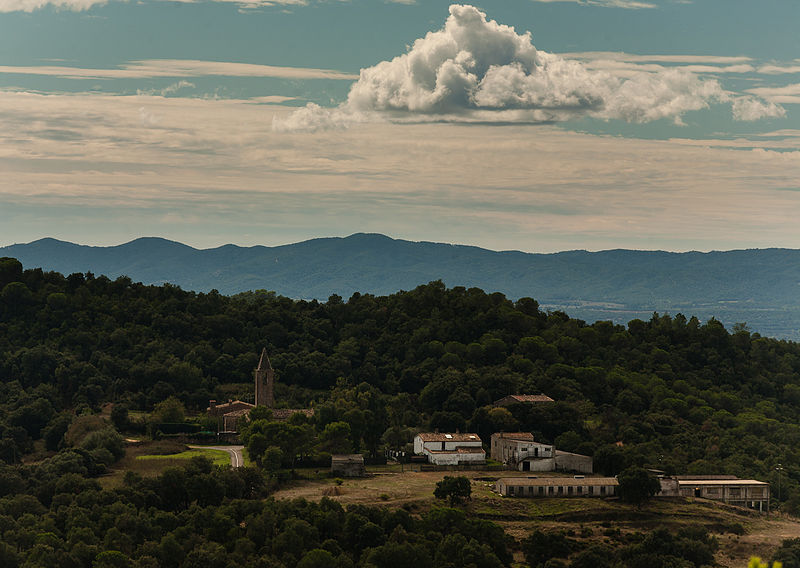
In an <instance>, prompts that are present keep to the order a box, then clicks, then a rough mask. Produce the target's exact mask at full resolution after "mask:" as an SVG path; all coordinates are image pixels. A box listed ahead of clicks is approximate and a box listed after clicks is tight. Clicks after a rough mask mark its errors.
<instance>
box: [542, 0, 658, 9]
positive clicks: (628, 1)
mask: <svg viewBox="0 0 800 568" xmlns="http://www.w3.org/2000/svg"><path fill="white" fill-rule="evenodd" d="M533 1H534V2H543V3H547V4H549V3H553V2H569V3H572V4H582V5H584V6H602V7H604V8H626V9H629V10H641V9H652V8H658V5H657V4H653V3H652V2H639V1H638V0H533Z"/></svg>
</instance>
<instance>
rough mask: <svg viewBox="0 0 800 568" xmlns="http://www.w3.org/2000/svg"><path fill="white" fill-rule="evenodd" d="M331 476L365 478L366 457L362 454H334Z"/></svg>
mask: <svg viewBox="0 0 800 568" xmlns="http://www.w3.org/2000/svg"><path fill="white" fill-rule="evenodd" d="M331 474H332V475H340V476H342V477H364V475H366V469H365V468H364V456H362V455H361V454H334V455H332V456H331Z"/></svg>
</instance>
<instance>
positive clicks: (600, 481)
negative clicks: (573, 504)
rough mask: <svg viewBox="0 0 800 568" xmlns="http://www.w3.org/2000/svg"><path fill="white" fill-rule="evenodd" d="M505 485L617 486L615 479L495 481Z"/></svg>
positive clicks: (533, 478) (535, 478)
mask: <svg viewBox="0 0 800 568" xmlns="http://www.w3.org/2000/svg"><path fill="white" fill-rule="evenodd" d="M497 482H498V483H503V484H505V485H514V486H517V487H520V486H525V487H528V486H532V487H540V486H541V487H551V486H552V487H558V486H561V487H570V486H572V487H578V486H582V487H587V486H589V485H593V486H598V485H605V486H609V485H619V482H618V481H617V478H616V477H581V478H578V479H575V478H574V477H503V478H501V479H498V480H497Z"/></svg>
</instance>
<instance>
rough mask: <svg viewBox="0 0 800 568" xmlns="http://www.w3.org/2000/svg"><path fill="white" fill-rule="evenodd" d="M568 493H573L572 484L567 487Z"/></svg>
mask: <svg viewBox="0 0 800 568" xmlns="http://www.w3.org/2000/svg"><path fill="white" fill-rule="evenodd" d="M567 495H572V486H571V485H570V486H569V487H567Z"/></svg>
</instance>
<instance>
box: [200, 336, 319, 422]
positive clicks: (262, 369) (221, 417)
mask: <svg viewBox="0 0 800 568" xmlns="http://www.w3.org/2000/svg"><path fill="white" fill-rule="evenodd" d="M253 376H254V381H255V404H251V403H249V402H244V401H241V400H229V401H228V402H225V403H222V404H217V401H216V400H210V401H208V408H207V409H206V414H207V415H208V416H211V417H213V418H216V419H217V431H218V432H219V433H221V434H235V433H236V432H238V431H239V427H240V425H241V423H242V421H243V420H245V419H246V417H247V416H248V415H249V414H250V411H251V410H253V409H254V408H255V407H257V406H266V407H267V408H269V409H271V410H272V419H273V420H279V421H283V420H288V419H289V417H290V416H291V415H292V414H297V413H302V414H305V415H306V416H313V414H314V409H312V408H275V370H274V369H273V368H272V363H271V362H270V360H269V356H268V355H267V349H266V348H264V349H263V350H262V351H261V357H260V359H259V360H258V367H256V368H255V370H254V371H253Z"/></svg>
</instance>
